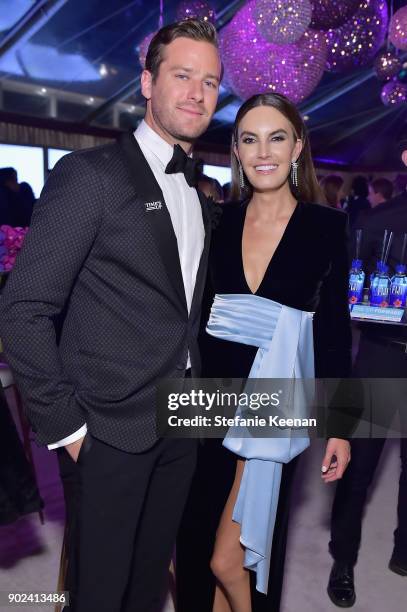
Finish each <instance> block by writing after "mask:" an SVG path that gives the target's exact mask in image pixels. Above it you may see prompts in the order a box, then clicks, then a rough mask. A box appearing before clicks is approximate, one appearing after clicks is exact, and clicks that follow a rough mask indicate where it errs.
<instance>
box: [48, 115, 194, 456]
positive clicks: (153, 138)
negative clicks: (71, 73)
mask: <svg viewBox="0 0 407 612" xmlns="http://www.w3.org/2000/svg"><path fill="white" fill-rule="evenodd" d="M134 136H135V138H136V140H137V142H138V144H139V146H140V149H141V151H142V153H143V155H144V157H145V158H146V160H147V162H148V164H149V166H150V168H151V170H152V172H153V174H154V176H155V179H156V181H157V183H158V184H159V186H160V188H161V191H162V192H163V196H164V200H165V203H166V205H167V209H168V212H169V214H170V218H171V223H172V226H173V228H174V233H175V237H176V239H177V244H178V254H179V260H180V264H181V271H182V278H183V281H184V290H185V297H186V303H187V307H188V312H189V311H190V309H191V303H192V297H193V295H194V289H195V281H196V275H197V272H198V267H199V262H200V259H201V255H202V251H203V245H204V238H205V230H204V226H203V221H202V211H201V204H200V202H199V197H198V194H197V192H196V189H195V188H194V187H190V186H189V185H188V183H187V182H186V180H185V176H184V174H183V173H182V172H177V173H176V174H165V168H166V166H167V164H168V162H169V161H170V159H171V158H172V154H173V151H174V147H173V146H172V145H170V144H168V142H166V141H165V140H163V139H162V138H161V136H159V135H158V134H157V132H155V131H154V130H153V129H152V128H150V127H149V126H148V125H147V123H146V122H145V121H144V120H143V121H142V122H141V123H140V125H139V126H138V128H137V129H136V131H135V132H134ZM190 367H191V361H190V357H189V354H188V362H187V368H190ZM86 431H87V428H86V424H85V425H83V426H82V427H81V428H80V429H78V430H77V431H75V432H74V433H73V434H71V435H70V436H68V437H66V438H64V439H63V440H59V441H58V442H55V443H54V444H49V445H48V448H49V449H50V450H52V449H55V448H58V447H60V446H66V445H67V444H71V443H72V442H75V441H76V440H79V439H80V438H82V437H83V436H84V435H85V434H86Z"/></svg>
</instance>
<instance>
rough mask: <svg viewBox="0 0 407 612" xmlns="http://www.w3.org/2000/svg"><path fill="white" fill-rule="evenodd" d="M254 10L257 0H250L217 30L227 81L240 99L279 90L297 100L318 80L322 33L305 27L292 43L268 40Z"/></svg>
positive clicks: (322, 62)
mask: <svg viewBox="0 0 407 612" xmlns="http://www.w3.org/2000/svg"><path fill="white" fill-rule="evenodd" d="M255 10H256V0H251V1H250V2H248V3H247V4H246V5H245V6H244V7H243V8H242V9H241V10H240V11H238V13H237V14H236V15H235V16H234V18H233V19H232V21H231V22H230V23H229V24H228V25H227V26H226V27H225V28H223V30H222V31H221V33H220V50H221V56H222V59H223V63H224V68H225V76H226V78H227V81H228V83H229V85H230V87H231V89H232V90H233V92H234V93H235V94H236V95H237V96H239V97H240V98H242V99H246V98H248V97H250V96H252V95H254V94H258V93H272V92H278V93H281V94H284V95H286V96H287V97H288V98H289V99H290V100H291V101H292V102H300V101H301V100H303V99H304V98H306V97H307V96H309V95H310V93H311V92H312V91H313V90H314V89H315V87H316V86H317V85H318V83H319V81H320V80H321V77H322V74H323V72H324V68H325V62H326V57H327V48H326V43H325V36H324V34H323V33H322V32H317V31H313V30H308V31H307V32H306V33H305V34H304V36H302V37H301V38H300V40H299V41H298V42H296V43H294V44H291V45H276V44H273V43H270V42H268V41H267V40H266V39H264V38H263V37H262V36H261V34H260V33H259V32H258V30H257V27H256V18H255Z"/></svg>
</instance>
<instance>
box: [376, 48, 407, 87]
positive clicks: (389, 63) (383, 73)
mask: <svg viewBox="0 0 407 612" xmlns="http://www.w3.org/2000/svg"><path fill="white" fill-rule="evenodd" d="M374 67H375V70H376V74H377V77H378V79H380V80H381V81H389V80H390V79H392V78H393V77H395V76H396V75H397V74H398V73H399V72H400V70H401V68H402V63H401V60H400V58H399V57H397V55H395V53H392V52H391V51H382V52H381V53H379V55H378V56H377V57H376V59H375V62H374Z"/></svg>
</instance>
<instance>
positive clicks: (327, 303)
mask: <svg viewBox="0 0 407 612" xmlns="http://www.w3.org/2000/svg"><path fill="white" fill-rule="evenodd" d="M232 171H233V187H234V189H233V191H232V198H235V199H236V200H238V201H237V202H232V203H230V204H227V205H224V206H223V214H222V217H221V220H220V223H219V226H218V228H217V230H216V231H215V232H214V237H213V243H212V247H211V255H210V269H209V279H208V291H207V293H206V295H207V301H208V309H207V310H208V311H209V308H210V307H211V303H212V301H213V296H214V295H215V294H218V295H219V294H222V295H225V294H239V295H251V296H259V297H262V298H266V299H267V300H272V301H273V302H276V303H279V304H280V305H281V304H282V305H283V307H284V306H287V307H290V308H293V309H298V310H300V311H306V312H315V317H314V327H313V329H314V345H315V372H316V375H317V376H318V377H345V376H348V375H349V372H350V355H351V332H350V320H349V311H348V305H347V278H348V261H347V249H346V226H347V218H346V215H345V214H344V213H342V212H341V211H337V210H333V209H331V208H328V207H326V206H322V205H319V204H316V202H318V201H321V200H320V192H319V187H318V184H317V180H316V177H315V171H314V167H313V163H312V158H311V151H310V145H309V141H308V138H307V135H306V129H305V125H304V123H303V121H302V118H301V116H300V114H299V113H298V111H297V109H296V108H295V106H294V105H293V104H292V103H291V102H290V101H289V100H287V99H286V98H285V97H284V96H281V95H279V94H264V95H263V94H262V95H258V96H253V97H252V98H250V99H249V100H248V101H247V102H245V103H244V104H243V106H242V107H241V108H240V110H239V112H238V114H237V117H236V121H235V126H234V131H233V144H232ZM242 200H243V201H242ZM208 311H207V312H206V313H205V309H204V313H203V321H204V322H206V321H207V320H208ZM201 347H202V356H203V376H205V377H216V378H219V377H226V378H229V377H231V378H244V377H247V376H248V373H249V371H250V369H251V366H252V363H253V360H254V358H255V356H256V352H257V347H254V346H249V345H247V344H241V343H240V342H230V341H226V340H224V339H219V338H216V337H212V336H211V335H209V334H207V333H205V332H203V334H202V341H201ZM282 358H283V357H282ZM349 457H350V455H349V443H348V442H347V441H346V440H342V439H338V438H330V439H329V440H328V444H327V449H326V454H325V457H324V458H323V462H322V470H321V471H322V479H323V481H325V482H332V481H334V480H336V479H337V478H340V477H341V475H342V474H343V472H344V470H345V468H346V465H347V463H348V461H349ZM296 462H297V458H296V459H294V460H293V461H291V462H289V463H286V464H284V465H283V468H282V477H281V486H280V496H279V500H278V507H277V517H276V523H275V528H274V534H273V543H272V553H271V563H270V572H269V585H268V592H267V594H266V595H265V594H262V593H260V592H259V591H258V590H256V586H255V575H254V574H253V572H250V571H248V570H246V569H245V568H244V567H243V560H244V547H243V546H242V545H241V543H240V540H239V537H240V525H239V524H238V523H237V522H235V521H233V520H232V511H233V507H234V505H235V502H236V496H237V491H238V490H239V486H240V482H241V476H242V472H243V469H244V465H245V461H244V459H239V458H238V457H237V456H236V455H234V454H233V453H231V452H230V451H228V450H227V449H225V448H224V447H222V445H221V441H220V440H213V439H212V440H205V443H204V444H202V445H201V446H200V449H199V459H198V467H197V471H196V474H195V478H194V481H193V484H192V489H191V493H190V497H189V500H188V503H187V507H186V510H185V513H184V518H183V522H182V524H181V528H180V532H179V538H178V543H177V566H176V572H177V592H178V598H177V599H178V606H177V611H178V612H261V611H267V612H278V610H279V607H280V597H281V590H282V583H283V572H284V558H285V547H286V538H287V525H288V509H289V495H290V488H291V483H292V479H293V474H294V468H295V464H296Z"/></svg>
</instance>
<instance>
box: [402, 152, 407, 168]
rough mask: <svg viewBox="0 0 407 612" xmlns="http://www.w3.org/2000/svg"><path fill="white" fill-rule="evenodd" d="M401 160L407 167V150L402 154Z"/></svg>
mask: <svg viewBox="0 0 407 612" xmlns="http://www.w3.org/2000/svg"><path fill="white" fill-rule="evenodd" d="M401 159H402V161H403V164H404V165H405V166H407V149H406V150H405V151H403V153H402V154H401Z"/></svg>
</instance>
